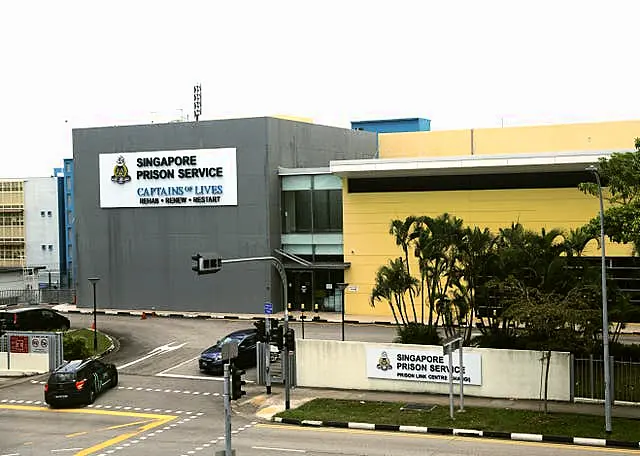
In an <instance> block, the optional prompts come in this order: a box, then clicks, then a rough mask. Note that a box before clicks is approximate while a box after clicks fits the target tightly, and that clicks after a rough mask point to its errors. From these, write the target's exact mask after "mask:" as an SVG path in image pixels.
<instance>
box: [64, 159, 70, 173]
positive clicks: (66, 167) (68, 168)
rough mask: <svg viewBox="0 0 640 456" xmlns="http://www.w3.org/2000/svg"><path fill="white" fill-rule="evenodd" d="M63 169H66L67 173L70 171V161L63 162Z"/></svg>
mask: <svg viewBox="0 0 640 456" xmlns="http://www.w3.org/2000/svg"><path fill="white" fill-rule="evenodd" d="M64 167H65V169H66V170H67V172H68V173H70V172H71V162H67V163H65V164H64Z"/></svg>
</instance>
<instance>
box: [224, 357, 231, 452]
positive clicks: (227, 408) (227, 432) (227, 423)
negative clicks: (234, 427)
mask: <svg viewBox="0 0 640 456" xmlns="http://www.w3.org/2000/svg"><path fill="white" fill-rule="evenodd" d="M229 367H230V366H229V363H225V365H224V389H223V394H224V443H225V456H231V376H230V375H229Z"/></svg>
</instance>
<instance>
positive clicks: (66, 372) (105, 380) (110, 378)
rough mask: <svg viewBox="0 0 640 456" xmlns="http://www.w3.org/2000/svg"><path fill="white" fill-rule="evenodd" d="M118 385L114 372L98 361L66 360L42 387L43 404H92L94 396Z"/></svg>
mask: <svg viewBox="0 0 640 456" xmlns="http://www.w3.org/2000/svg"><path fill="white" fill-rule="evenodd" d="M117 384H118V370H117V369H116V366H115V365H113V364H108V363H103V362H102V361H100V360H99V359H95V358H89V359H84V360H80V359H79V360H73V361H67V362H66V363H64V364H63V365H61V366H60V367H58V368H57V369H56V370H54V371H53V372H52V373H51V375H49V379H48V380H47V383H46V384H45V385H44V401H45V402H46V403H47V404H49V405H50V406H51V407H59V406H62V405H66V404H93V402H94V401H95V399H96V396H98V394H100V393H102V392H104V391H106V390H107V389H109V388H113V387H115V386H116V385H117Z"/></svg>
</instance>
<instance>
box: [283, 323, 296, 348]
mask: <svg viewBox="0 0 640 456" xmlns="http://www.w3.org/2000/svg"><path fill="white" fill-rule="evenodd" d="M284 345H285V347H287V350H289V351H295V350H296V333H295V331H294V330H293V328H289V329H287V332H286V334H285V335H284Z"/></svg>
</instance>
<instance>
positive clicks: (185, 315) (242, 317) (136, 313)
mask: <svg viewBox="0 0 640 456" xmlns="http://www.w3.org/2000/svg"><path fill="white" fill-rule="evenodd" d="M56 312H59V313H66V314H83V315H93V311H92V310H89V309H87V310H77V309H71V310H67V309H64V310H62V309H60V310H56ZM143 312H144V313H146V314H147V316H148V317H162V318H198V319H209V320H247V321H252V320H264V318H265V317H263V316H258V315H210V314H206V313H176V312H170V311H167V312H163V311H160V312H158V311H156V312H153V311H152V312H147V311H142V310H134V311H126V310H97V311H96V314H97V315H118V316H128V317H140V316H142V313H143ZM274 319H277V320H283V318H274ZM289 321H300V322H301V321H302V319H300V318H299V317H295V316H292V315H290V316H289ZM304 321H305V323H341V320H329V319H326V318H315V317H311V318H305V319H304ZM344 322H345V323H346V324H356V325H382V326H395V323H393V322H389V321H359V320H345V321H344ZM639 334H640V333H639Z"/></svg>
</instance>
